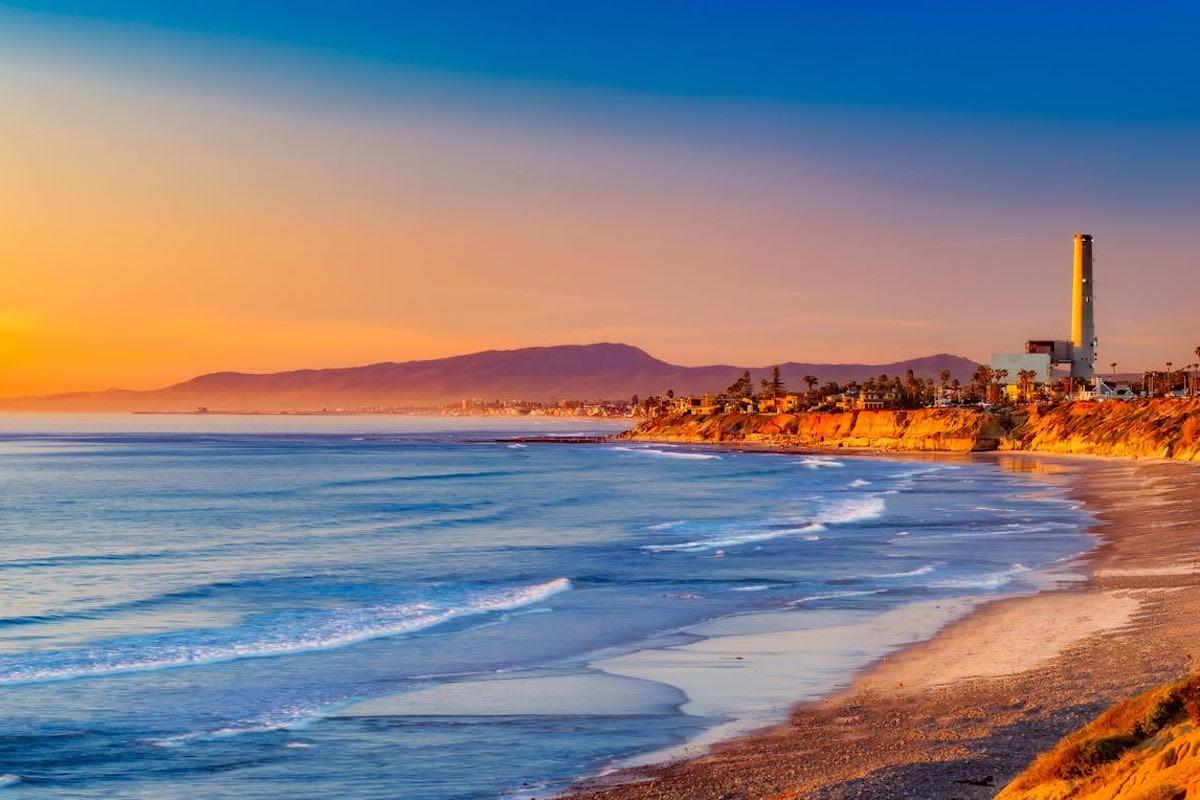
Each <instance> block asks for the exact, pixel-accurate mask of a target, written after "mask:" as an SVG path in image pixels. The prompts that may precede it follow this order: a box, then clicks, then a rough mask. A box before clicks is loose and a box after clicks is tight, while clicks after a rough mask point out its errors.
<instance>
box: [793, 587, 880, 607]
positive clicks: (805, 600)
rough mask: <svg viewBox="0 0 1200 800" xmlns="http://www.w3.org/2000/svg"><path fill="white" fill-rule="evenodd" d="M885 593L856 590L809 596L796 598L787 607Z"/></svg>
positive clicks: (876, 590) (874, 590)
mask: <svg viewBox="0 0 1200 800" xmlns="http://www.w3.org/2000/svg"><path fill="white" fill-rule="evenodd" d="M886 591H887V589H857V590H853V591H845V592H826V593H825V594H810V595H807V596H805V597H797V598H796V599H795V600H793V601H792V602H790V603H788V605H789V606H799V605H803V604H804V603H812V602H815V601H817V600H841V599H842V598H845V597H866V596H867V595H871V594H882V593H883V592H886Z"/></svg>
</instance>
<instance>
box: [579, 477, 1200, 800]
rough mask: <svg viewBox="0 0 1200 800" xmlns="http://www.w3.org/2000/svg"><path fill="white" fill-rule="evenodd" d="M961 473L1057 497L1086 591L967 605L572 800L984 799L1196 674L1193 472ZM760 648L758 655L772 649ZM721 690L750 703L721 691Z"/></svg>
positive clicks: (1198, 490) (1198, 503) (1199, 577)
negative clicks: (845, 672) (1077, 527)
mask: <svg viewBox="0 0 1200 800" xmlns="http://www.w3.org/2000/svg"><path fill="white" fill-rule="evenodd" d="M975 458H979V459H986V460H990V461H993V462H995V463H996V464H997V465H998V466H999V467H1000V468H1001V469H1007V470H1014V471H1043V472H1054V473H1057V474H1059V475H1061V476H1062V477H1063V478H1064V479H1065V480H1066V481H1067V483H1068V485H1069V487H1070V493H1071V495H1072V496H1073V497H1074V498H1075V499H1077V500H1079V501H1080V502H1082V503H1083V504H1084V505H1085V507H1086V508H1088V509H1090V510H1091V511H1092V512H1093V513H1094V514H1095V515H1096V518H1097V523H1096V526H1095V528H1094V530H1093V533H1094V534H1095V535H1096V536H1097V537H1098V539H1099V541H1100V546H1099V547H1098V548H1097V549H1096V550H1095V551H1093V552H1092V553H1090V554H1089V555H1088V556H1086V557H1084V558H1083V559H1082V563H1081V564H1075V565H1073V568H1074V569H1076V570H1082V571H1083V572H1084V573H1085V579H1084V580H1082V581H1076V582H1073V583H1068V584H1063V585H1062V586H1054V587H1050V588H1047V589H1046V590H1044V591H1042V592H1040V593H1038V594H1035V595H1031V596H1022V597H1014V598H1007V599H1002V600H997V601H995V602H991V603H987V604H983V605H980V606H979V607H978V608H977V609H976V610H974V611H972V612H971V613H968V614H967V615H966V616H963V617H961V618H960V619H957V620H956V621H954V622H951V623H950V624H948V625H945V626H944V627H941V629H940V630H938V632H937V633H936V634H935V635H933V636H932V638H931V639H929V640H928V641H923V642H920V643H918V644H913V645H909V646H906V647H901V648H900V649H898V650H897V651H896V652H894V653H893V654H892V655H890V656H887V657H884V658H882V659H880V660H878V661H877V662H876V663H874V664H873V665H871V666H870V667H869V668H867V669H866V670H865V671H863V672H862V673H861V674H860V675H858V676H857V677H855V678H854V679H853V681H852V682H851V683H850V684H849V685H848V686H847V687H846V688H845V689H843V690H841V691H839V692H837V693H836V694H834V695H832V696H829V697H826V698H825V699H822V700H818V701H811V702H804V703H801V704H799V705H797V706H796V707H795V708H794V709H793V711H792V713H791V715H790V718H789V719H788V721H787V722H785V723H783V724H777V725H773V726H771V727H768V728H763V729H761V730H756V731H754V732H751V733H747V734H745V735H742V736H740V737H738V738H734V739H732V740H728V741H724V742H722V743H719V744H716V745H714V746H713V747H712V748H711V749H710V750H708V751H707V752H705V753H704V754H702V755H699V756H697V757H693V758H684V759H682V760H676V761H673V762H670V763H668V764H666V765H665V766H651V767H633V768H630V769H627V770H624V771H622V772H620V773H618V774H616V775H611V776H607V777H605V778H603V779H601V780H597V781H592V782H591V783H588V784H584V785H581V786H579V787H577V788H576V789H575V790H574V793H573V794H571V795H570V796H571V797H573V798H578V799H579V800H582V799H583V798H587V799H588V800H633V798H642V799H644V800H651V799H654V800H663V799H665V798H680V800H683V799H684V798H687V799H688V800H694V799H697V798H713V799H714V800H717V799H718V798H719V799H720V800H751V799H752V798H821V799H822V800H832V799H833V798H889V799H890V798H939V799H944V800H953V799H954V798H958V799H959V800H969V799H971V798H986V797H991V796H992V795H993V794H995V792H996V791H998V790H999V788H1000V787H1002V786H1003V785H1004V784H1005V783H1006V782H1007V781H1008V779H1009V778H1011V777H1012V776H1013V775H1015V774H1016V773H1017V772H1019V771H1020V770H1021V769H1022V768H1023V767H1024V766H1026V765H1027V764H1028V762H1029V761H1030V760H1032V759H1033V758H1034V756H1036V755H1037V754H1038V753H1039V752H1041V751H1042V750H1044V749H1046V748H1047V747H1049V746H1051V745H1052V744H1054V742H1056V741H1057V740H1058V739H1059V738H1060V737H1061V736H1062V735H1063V734H1065V733H1067V732H1068V731H1070V730H1072V729H1074V728H1075V727H1077V726H1079V725H1080V724H1082V723H1083V722H1084V721H1086V720H1087V719H1089V718H1090V717H1092V716H1094V715H1095V714H1096V713H1097V712H1098V711H1099V710H1101V709H1102V708H1104V707H1105V706H1107V705H1109V704H1111V703H1113V702H1115V701H1117V700H1119V699H1122V698H1124V697H1127V696H1128V695H1130V694H1132V693H1134V692H1136V691H1138V690H1140V689H1143V688H1146V687H1149V686H1152V685H1155V684H1158V683H1161V682H1163V681H1166V680H1168V679H1171V678H1173V677H1177V676H1179V675H1181V674H1183V673H1185V672H1187V671H1188V670H1189V669H1191V668H1193V667H1194V665H1195V663H1196V654H1197V653H1200V650H1197V642H1198V641H1200V572H1198V570H1200V566H1198V559H1200V551H1198V549H1197V548H1198V546H1200V532H1198V531H1197V530H1196V520H1197V519H1198V518H1200V515H1198V511H1200V470H1198V469H1196V468H1195V466H1193V465H1187V464H1179V463H1169V462H1159V461H1130V460H1118V459H1097V458H1070V457H1050V456H1041V455H1038V454H1034V453H1021V454H988V455H980V456H976V457H975ZM935 622H936V620H935ZM931 624H933V623H931ZM937 627H939V626H938V625H936V624H934V628H935V629H936V628H937ZM762 636H763V637H764V639H763V641H765V642H768V643H769V642H770V641H771V639H770V636H771V634H770V632H764V633H763V634H762ZM759 644H760V645H762V642H759ZM777 644H778V646H779V647H780V648H786V647H787V642H786V641H779V640H777ZM799 655H800V653H799V651H797V657H799ZM627 666H629V665H627ZM633 667H634V669H626V670H625V674H634V675H641V676H645V677H654V674H653V673H654V670H653V664H640V665H633ZM639 667H640V669H641V671H640V672H638V671H637V668H639ZM741 679H742V675H741V674H739V673H733V672H731V673H730V676H729V677H728V678H724V680H726V681H731V682H732V681H739V680H741ZM717 680H720V679H717ZM749 682H750V683H753V681H752V680H751V681H749ZM729 691H730V692H731V693H734V694H743V695H744V694H746V693H747V691H751V692H752V687H750V688H749V690H748V687H746V686H743V685H733V684H732V683H730V685H729ZM794 696H795V697H803V696H804V693H803V691H800V690H798V691H797V693H796V695H794Z"/></svg>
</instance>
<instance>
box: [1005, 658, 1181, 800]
mask: <svg viewBox="0 0 1200 800" xmlns="http://www.w3.org/2000/svg"><path fill="white" fill-rule="evenodd" d="M1185 720H1190V721H1191V722H1192V723H1193V724H1196V723H1200V675H1192V676H1189V677H1187V678H1185V679H1183V680H1181V681H1179V682H1178V683H1172V684H1167V685H1166V686H1160V687H1158V688H1156V689H1151V690H1149V691H1147V692H1143V693H1142V694H1140V695H1138V696H1137V697H1134V698H1131V699H1129V700H1126V701H1124V702H1122V703H1118V704H1117V705H1115V706H1113V707H1112V708H1110V709H1108V710H1107V711H1105V712H1104V713H1103V714H1101V715H1100V716H1099V717H1097V718H1096V719H1095V720H1093V721H1092V722H1090V723H1088V724H1087V725H1085V726H1084V727H1082V728H1080V729H1079V730H1077V731H1075V732H1074V733H1071V734H1069V735H1067V736H1066V737H1065V738H1064V739H1063V740H1062V741H1060V742H1059V743H1058V745H1057V746H1055V748H1054V749H1053V750H1050V751H1049V752H1047V753H1044V754H1043V755H1042V756H1041V757H1039V758H1038V759H1037V761H1035V762H1033V764H1032V765H1031V766H1030V767H1029V769H1028V770H1026V771H1025V772H1024V773H1023V774H1022V775H1021V776H1020V777H1019V778H1017V780H1016V782H1015V787H1016V788H1018V789H1022V790H1026V789H1032V788H1033V787H1035V786H1038V785H1040V784H1043V783H1047V782H1049V781H1055V780H1081V779H1085V778H1088V777H1090V776H1092V775H1093V774H1095V773H1096V771H1097V770H1099V769H1100V768H1101V767H1102V766H1104V765H1105V764H1109V763H1112V762H1114V761H1117V760H1118V759H1120V758H1121V757H1122V756H1124V755H1125V754H1126V753H1128V752H1129V751H1130V750H1132V749H1134V748H1136V747H1138V746H1139V745H1142V744H1143V743H1145V742H1147V741H1149V740H1151V739H1153V738H1154V737H1155V736H1156V735H1157V734H1158V733H1159V732H1160V731H1162V730H1163V729H1164V728H1167V727H1169V726H1171V725H1175V724H1176V723H1179V722H1183V721H1185ZM1159 789H1161V790H1163V791H1162V792H1160V794H1161V795H1162V796H1163V797H1164V798H1167V799H1169V798H1171V797H1173V796H1174V795H1173V794H1171V792H1172V790H1173V789H1172V787H1165V786H1164V787H1157V788H1156V790H1155V791H1158V790H1159ZM1147 800H1149V799H1147Z"/></svg>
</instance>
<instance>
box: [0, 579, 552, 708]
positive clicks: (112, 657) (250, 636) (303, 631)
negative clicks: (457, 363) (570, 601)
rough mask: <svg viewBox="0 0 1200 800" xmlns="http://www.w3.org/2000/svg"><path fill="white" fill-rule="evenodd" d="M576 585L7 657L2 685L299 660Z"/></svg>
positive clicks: (0, 664) (0, 671)
mask: <svg viewBox="0 0 1200 800" xmlns="http://www.w3.org/2000/svg"><path fill="white" fill-rule="evenodd" d="M570 588H571V582H570V581H569V580H567V579H566V578H555V579H554V580H551V581H547V582H545V583H539V584H532V585H529V586H518V587H513V588H507V589H498V590H492V591H490V592H489V591H475V592H467V593H465V594H464V595H463V596H461V597H456V598H453V600H451V601H449V602H446V601H443V602H438V601H434V600H430V601H423V602H414V603H404V604H398V605H384V606H373V607H367V608H354V609H338V610H334V611H327V612H322V613H320V614H316V615H311V614H310V615H306V616H304V617H302V618H300V619H293V620H291V621H287V620H283V621H278V620H277V621H273V622H271V624H264V625H262V626H260V627H259V628H258V629H257V630H246V629H236V630H219V631H199V632H192V633H190V634H185V635H181V636H178V637H175V638H173V639H168V638H158V639H155V640H150V641H135V642H127V643H124V644H122V643H119V642H115V643H112V644H109V645H108V646H104V645H99V646H95V647H90V648H88V649H87V650H71V651H60V652H51V653H45V654H39V655H38V656H37V657H34V658H30V657H28V656H25V657H21V658H16V657H11V656H10V657H5V658H2V659H0V685H12V684H21V683H36V682H43V681H56V680H69V679H72V678H82V677H100V676H106V675H116V674H121V673H127V672H144V671H149V670H161V669H171V668H175V667H191V666H199V665H204V664H213V663H217V662H221V661H233V660H236V659H243V658H267V657H271V656H283V655H293V654H297V653H308V652H313V651H318V650H330V649H333V648H337V647H345V646H347V645H351V644H356V643H358V642H365V641H368V640H370V639H379V638H384V637H389V636H400V635H403V634H408V633H413V632H416V631H420V630H423V629H425V628H430V627H433V626H434V625H440V624H442V623H444V622H448V621H449V620H452V619H456V618H460V617H466V616H472V615H477V614H488V613H492V612H498V611H512V610H515V609H518V608H522V607H524V606H529V605H533V604H534V603H540V602H542V601H543V600H546V599H547V598H550V597H552V596H554V595H556V594H558V593H560V592H565V591H567V590H568V589H570Z"/></svg>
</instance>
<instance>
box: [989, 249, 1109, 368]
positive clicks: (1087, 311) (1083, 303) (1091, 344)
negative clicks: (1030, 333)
mask: <svg viewBox="0 0 1200 800" xmlns="http://www.w3.org/2000/svg"><path fill="white" fill-rule="evenodd" d="M1093 299H1094V282H1093V278H1092V237H1091V234H1087V233H1077V234H1075V241H1074V251H1073V258H1072V272H1071V338H1070V339H1069V340H1068V339H1030V340H1029V341H1027V342H1025V352H1024V353H994V354H993V355H992V363H991V367H992V369H993V370H997V371H1001V370H1002V371H1003V381H1002V382H1003V383H1006V384H1013V383H1016V382H1017V380H1018V378H1019V376H1018V373H1019V372H1021V371H1024V370H1028V371H1031V372H1034V373H1035V374H1036V376H1037V377H1036V378H1035V380H1036V381H1037V382H1038V383H1049V382H1050V378H1051V374H1052V370H1053V368H1054V366H1055V365H1063V366H1066V367H1068V368H1069V369H1070V373H1071V377H1072V378H1077V379H1080V380H1088V381H1090V380H1093V379H1094V378H1095V377H1096V322H1095V317H1094V316H1093V314H1094V309H1093Z"/></svg>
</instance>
